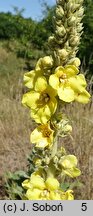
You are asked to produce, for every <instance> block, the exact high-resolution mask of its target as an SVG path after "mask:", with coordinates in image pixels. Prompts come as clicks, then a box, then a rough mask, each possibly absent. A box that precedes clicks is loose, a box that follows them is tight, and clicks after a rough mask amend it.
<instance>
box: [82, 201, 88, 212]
mask: <svg viewBox="0 0 93 216" xmlns="http://www.w3.org/2000/svg"><path fill="white" fill-rule="evenodd" d="M81 210H82V211H86V210H87V203H82V206H81Z"/></svg>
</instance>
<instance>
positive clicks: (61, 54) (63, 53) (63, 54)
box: [58, 49, 68, 60]
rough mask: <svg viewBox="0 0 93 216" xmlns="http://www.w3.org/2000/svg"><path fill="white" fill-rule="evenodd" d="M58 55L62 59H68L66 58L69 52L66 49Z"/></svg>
mask: <svg viewBox="0 0 93 216" xmlns="http://www.w3.org/2000/svg"><path fill="white" fill-rule="evenodd" d="M58 54H59V56H60V59H62V60H63V59H66V57H67V56H68V52H67V51H66V49H60V50H58Z"/></svg>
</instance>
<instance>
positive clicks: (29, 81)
mask: <svg viewBox="0 0 93 216" xmlns="http://www.w3.org/2000/svg"><path fill="white" fill-rule="evenodd" d="M35 75H36V74H35V71H34V70H32V71H30V72H28V73H25V74H24V84H25V86H26V87H28V88H33V87H34V78H35Z"/></svg>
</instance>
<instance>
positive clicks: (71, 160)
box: [59, 155, 77, 169]
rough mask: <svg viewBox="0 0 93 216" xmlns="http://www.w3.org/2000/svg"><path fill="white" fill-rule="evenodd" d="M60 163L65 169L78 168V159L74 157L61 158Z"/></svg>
mask: <svg viewBox="0 0 93 216" xmlns="http://www.w3.org/2000/svg"><path fill="white" fill-rule="evenodd" d="M59 163H60V164H61V165H62V166H63V167H64V168H65V169H70V168H73V167H75V166H77V158H76V157H75V156H74V155H66V156H63V157H61V159H60V161H59Z"/></svg>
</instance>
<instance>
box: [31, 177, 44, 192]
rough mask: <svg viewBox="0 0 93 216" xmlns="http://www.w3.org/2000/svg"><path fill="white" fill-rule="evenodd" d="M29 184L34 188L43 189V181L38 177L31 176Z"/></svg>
mask: <svg viewBox="0 0 93 216" xmlns="http://www.w3.org/2000/svg"><path fill="white" fill-rule="evenodd" d="M30 182H31V184H32V185H33V187H34V188H38V189H41V190H43V189H45V183H44V179H43V178H42V177H41V176H39V175H31V179H30Z"/></svg>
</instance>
